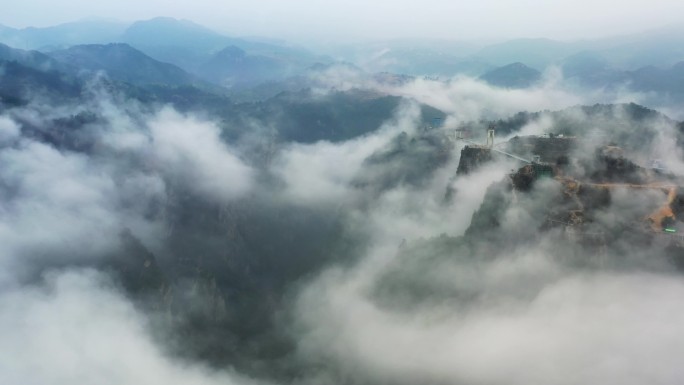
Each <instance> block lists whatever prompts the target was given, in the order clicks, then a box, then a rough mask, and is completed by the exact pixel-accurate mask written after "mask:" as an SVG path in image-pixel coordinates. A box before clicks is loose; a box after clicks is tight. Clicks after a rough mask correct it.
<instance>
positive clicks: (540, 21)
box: [0, 0, 684, 39]
mask: <svg viewBox="0 0 684 385" xmlns="http://www.w3.org/2000/svg"><path fill="white" fill-rule="evenodd" d="M155 16H171V17H176V18H185V19H190V20H192V21H195V22H197V23H200V24H203V25H206V26H208V27H211V28H213V29H216V30H219V31H221V32H225V33H229V34H233V35H261V36H268V37H280V38H286V39H302V38H310V37H312V36H315V37H318V38H324V39H325V38H347V39H354V38H373V39H384V38H393V37H435V38H450V39H472V38H486V39H488V38H515V37H549V38H560V39H574V38H586V37H599V36H608V35H618V34H625V33H631V32H639V31H642V30H647V29H653V28H657V27H660V26H664V25H669V24H676V23H681V24H684V1H682V0H652V1H649V2H645V1H643V0H641V1H637V0H622V1H617V0H591V1H588V0H553V1H552V0H515V1H513V0H511V1H503V0H476V1H475V0H470V1H454V0H417V1H405V0H393V1H390V0H331V1H323V0H289V1H283V0H255V1H245V0H240V1H235V0H230V1H220V0H193V1H176V2H171V1H166V0H116V1H92V0H64V1H54V0H22V1H13V2H11V3H10V4H5V6H4V7H3V11H2V13H1V14H0V23H1V24H4V25H7V26H11V27H27V26H48V25H54V24H58V23H63V22H68V21H73V20H77V19H82V18H89V17H105V18H113V19H118V20H122V21H133V20H140V19H149V18H152V17H155Z"/></svg>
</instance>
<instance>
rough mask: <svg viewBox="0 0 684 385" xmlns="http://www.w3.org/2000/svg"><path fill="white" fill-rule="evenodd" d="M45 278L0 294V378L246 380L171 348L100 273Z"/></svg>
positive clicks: (208, 383) (201, 384)
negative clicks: (169, 352) (175, 355)
mask: <svg viewBox="0 0 684 385" xmlns="http://www.w3.org/2000/svg"><path fill="white" fill-rule="evenodd" d="M46 281H47V283H46V285H45V287H36V288H30V289H26V288H23V289H20V288H14V289H9V290H5V291H3V292H2V293H1V294H0V307H2V309H3V311H2V313H0V339H2V344H0V383H3V384H55V385H60V384H65V385H66V384H74V383H81V384H102V385H106V384H112V385H115V384H116V385H118V384H150V385H154V384H164V385H167V384H168V385H173V384H197V385H213V384H228V385H230V384H236V383H242V384H245V383H248V381H245V380H240V379H237V380H236V379H234V378H233V377H232V376H231V375H229V374H227V373H220V372H215V371H212V370H210V369H208V368H206V367H203V366H200V365H197V364H190V363H187V362H183V361H180V360H176V359H172V358H170V357H168V356H166V355H165V354H164V353H163V352H162V351H161V350H160V348H159V347H157V346H156V344H155V343H154V341H152V339H151V337H150V334H151V333H150V331H149V330H148V328H149V327H150V325H148V324H147V323H146V320H145V318H144V317H142V316H141V315H140V314H138V312H137V311H136V310H135V308H134V307H133V305H132V304H131V303H129V302H128V301H127V300H126V299H124V297H123V296H121V295H120V294H118V293H117V292H116V291H115V290H114V288H113V286H112V285H111V283H109V282H108V281H107V280H106V279H105V278H104V277H102V276H101V275H99V274H98V273H95V272H94V271H79V272H66V273H59V274H51V275H48V276H47V278H46Z"/></svg>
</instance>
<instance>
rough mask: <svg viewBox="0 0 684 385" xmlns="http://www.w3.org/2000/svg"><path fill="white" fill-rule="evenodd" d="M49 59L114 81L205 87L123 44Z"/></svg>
mask: <svg viewBox="0 0 684 385" xmlns="http://www.w3.org/2000/svg"><path fill="white" fill-rule="evenodd" d="M50 57H52V58H54V59H56V60H58V61H61V62H62V63H69V64H70V65H73V66H76V67H78V68H80V69H84V70H89V71H93V72H97V71H105V72H106V73H107V74H108V75H109V76H110V77H112V79H115V80H119V81H123V82H127V83H131V84H137V85H144V84H166V85H172V86H178V85H202V83H203V82H202V81H201V80H199V79H198V78H196V77H195V76H193V75H190V74H188V73H187V72H185V71H183V70H182V69H180V68H178V67H176V66H174V65H173V64H168V63H162V62H159V61H157V60H154V59H152V58H151V57H149V56H147V55H145V54H144V53H142V52H140V51H138V50H136V49H135V48H133V47H131V46H129V45H128V44H124V43H112V44H104V45H103V44H88V45H77V46H73V47H71V48H69V49H66V50H60V51H54V52H51V53H50Z"/></svg>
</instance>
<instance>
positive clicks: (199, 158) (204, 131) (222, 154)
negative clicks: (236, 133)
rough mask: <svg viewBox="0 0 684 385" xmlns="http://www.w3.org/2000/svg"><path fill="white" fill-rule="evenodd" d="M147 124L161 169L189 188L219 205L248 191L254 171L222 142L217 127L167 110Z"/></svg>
mask: <svg viewBox="0 0 684 385" xmlns="http://www.w3.org/2000/svg"><path fill="white" fill-rule="evenodd" d="M148 124H149V128H150V133H151V135H152V147H153V151H154V154H155V156H156V158H157V159H158V161H159V163H160V166H161V167H162V168H163V169H164V170H165V171H166V172H167V173H168V174H170V175H174V176H177V177H179V178H181V179H182V180H183V181H184V183H185V184H186V185H187V186H188V187H189V188H190V189H192V190H194V191H195V192H197V193H200V194H202V195H203V196H205V197H208V198H211V199H212V200H215V201H218V202H226V201H229V200H232V199H234V198H236V197H238V196H241V195H244V194H245V193H247V192H249V190H250V188H251V187H252V183H253V179H254V171H253V170H252V169H251V168H250V167H248V166H247V165H245V164H244V163H243V162H242V161H241V160H240V159H239V158H238V157H237V156H236V155H235V154H234V153H233V151H232V150H231V149H230V148H229V147H228V146H227V145H226V144H224V143H223V142H222V141H221V138H220V137H219V128H218V127H216V125H214V124H213V123H211V122H202V121H199V120H196V119H193V118H191V117H184V116H182V115H180V114H178V113H177V112H175V111H173V110H171V109H168V108H167V109H164V110H162V111H160V112H159V114H157V116H155V117H154V118H153V119H152V120H151V121H150V122H149V123H148Z"/></svg>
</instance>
